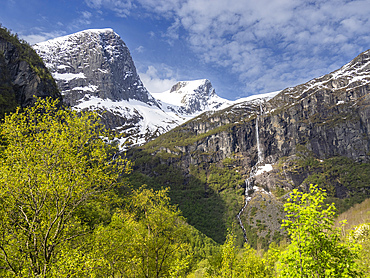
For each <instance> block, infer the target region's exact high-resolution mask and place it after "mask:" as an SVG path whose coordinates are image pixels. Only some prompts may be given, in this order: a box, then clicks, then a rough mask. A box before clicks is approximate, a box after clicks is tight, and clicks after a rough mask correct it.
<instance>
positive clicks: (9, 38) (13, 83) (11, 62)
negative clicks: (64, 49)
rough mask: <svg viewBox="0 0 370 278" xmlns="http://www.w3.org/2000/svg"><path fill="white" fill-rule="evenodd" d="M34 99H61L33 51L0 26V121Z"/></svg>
mask: <svg viewBox="0 0 370 278" xmlns="http://www.w3.org/2000/svg"><path fill="white" fill-rule="evenodd" d="M34 96H36V97H52V98H57V99H61V95H60V93H59V91H58V88H57V86H56V84H55V82H54V80H53V78H52V77H51V75H50V73H49V71H48V69H47V68H46V67H45V65H44V63H43V62H42V60H41V59H40V57H39V56H38V55H37V54H36V52H35V51H34V50H33V49H32V48H31V47H30V46H29V45H28V44H27V43H26V42H23V41H20V40H19V39H18V37H17V36H16V35H13V34H11V33H10V31H9V30H7V29H6V28H3V27H0V118H3V116H4V114H5V113H9V112H14V111H15V109H16V107H25V106H28V105H31V104H33V103H34V101H35V98H34Z"/></svg>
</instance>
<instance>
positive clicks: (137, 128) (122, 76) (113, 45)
mask: <svg viewBox="0 0 370 278" xmlns="http://www.w3.org/2000/svg"><path fill="white" fill-rule="evenodd" d="M34 49H35V50H36V51H37V53H38V54H39V55H40V56H41V57H42V58H43V60H44V61H45V63H46V65H47V67H48V68H49V69H50V71H51V72H52V75H53V76H54V78H55V79H56V81H57V84H58V87H59V88H60V90H61V92H62V94H63V96H64V101H65V103H66V104H67V105H70V106H73V107H75V108H77V109H95V110H98V111H100V112H101V113H102V119H103V123H104V124H105V125H106V126H107V127H109V128H111V129H114V130H117V131H118V132H119V133H125V134H126V135H127V136H128V138H130V139H131V141H133V142H134V143H143V142H145V141H146V140H148V139H149V138H151V137H153V136H157V135H158V134H160V133H163V132H165V131H167V130H169V129H171V128H172V127H173V126H176V125H177V124H178V123H177V122H176V119H173V118H172V117H171V116H169V115H167V114H166V113H164V112H163V111H162V110H161V108H160V107H159V104H158V103H157V101H156V100H155V99H154V98H153V97H152V96H151V95H150V93H149V92H148V91H147V90H146V88H145V87H144V86H143V84H142V82H141V80H140V77H139V76H138V74H137V72H136V68H135V65H134V62H133V60H132V58H131V55H130V52H129V49H128V47H127V46H126V44H125V43H124V42H123V41H122V39H121V38H120V37H119V36H118V35H117V34H116V33H115V32H114V31H113V30H112V29H93V30H85V31H81V32H78V33H75V34H72V35H68V36H64V37H60V38H56V39H52V40H49V41H46V42H42V43H39V44H36V45H34Z"/></svg>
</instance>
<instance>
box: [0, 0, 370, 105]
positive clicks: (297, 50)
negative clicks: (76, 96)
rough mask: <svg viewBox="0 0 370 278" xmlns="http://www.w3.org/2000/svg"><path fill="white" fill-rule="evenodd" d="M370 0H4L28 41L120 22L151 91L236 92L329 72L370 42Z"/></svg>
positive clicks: (14, 26)
mask: <svg viewBox="0 0 370 278" xmlns="http://www.w3.org/2000/svg"><path fill="white" fill-rule="evenodd" d="M369 14H370V0H353V1H350V0H318V1H314V0H116V1H115V0H81V1H78V0H53V1H51V0H0V23H1V24H2V25H3V26H4V27H6V28H8V29H11V30H12V31H13V32H14V33H17V34H18V35H19V37H20V38H22V39H24V40H26V41H27V42H29V43H30V44H34V43H37V42H41V41H45V40H48V39H51V38H55V37H58V36H62V35H67V34H72V33H75V32H78V31H82V30H85V29H94V28H99V29H101V28H112V29H113V30H114V31H115V32H116V33H117V34H118V35H120V37H121V38H122V40H123V41H124V42H125V43H126V45H127V46H128V48H129V49H130V52H131V55H132V56H133V59H134V62H135V65H136V68H137V70H138V73H139V75H140V77H141V79H142V81H143V83H144V85H145V86H146V87H147V89H148V90H149V92H152V93H158V92H163V91H166V90H168V89H170V88H171V87H172V85H174V84H175V83H176V82H177V81H187V80H196V79H209V80H210V81H211V83H212V85H213V87H214V88H215V90H216V93H217V94H218V95H219V96H221V97H223V98H226V99H229V100H235V99H238V98H241V97H246V96H249V95H254V94H260V93H268V92H273V91H278V90H282V89H284V88H287V87H292V86H295V85H298V84H301V83H304V82H306V81H309V80H311V79H313V78H315V77H319V76H321V75H324V74H327V73H330V72H331V71H334V70H336V69H338V68H340V67H341V66H343V65H344V64H345V63H347V62H349V61H351V60H352V59H353V58H355V57H356V56H357V55H358V54H360V53H361V52H363V51H365V50H368V49H370V16H369Z"/></svg>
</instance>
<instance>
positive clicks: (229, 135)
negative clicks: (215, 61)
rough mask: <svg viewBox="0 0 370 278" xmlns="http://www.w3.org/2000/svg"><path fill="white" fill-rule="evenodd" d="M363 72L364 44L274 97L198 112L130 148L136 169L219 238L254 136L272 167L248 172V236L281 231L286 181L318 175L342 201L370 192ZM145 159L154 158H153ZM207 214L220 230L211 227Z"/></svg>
mask: <svg viewBox="0 0 370 278" xmlns="http://www.w3.org/2000/svg"><path fill="white" fill-rule="evenodd" d="M369 75H370V51H366V52H364V53H362V54H360V55H359V56H358V57H356V58H355V59H354V60H353V61H351V62H350V63H348V64H347V65H345V66H343V67H342V68H341V69H339V70H337V71H334V72H332V73H330V74H327V75H325V76H322V77H319V78H316V79H314V80H311V81H309V82H307V83H305V84H302V85H299V86H296V87H293V88H288V89H285V90H283V91H281V92H280V93H279V94H277V95H276V96H275V97H274V98H272V99H270V100H266V101H261V100H260V101H258V100H256V101H254V102H245V103H240V104H235V105H232V106H230V107H229V108H226V109H224V110H221V111H216V112H207V113H204V114H202V115H200V116H198V117H196V118H194V119H193V120H191V121H188V122H187V123H185V124H183V125H182V126H180V127H177V128H175V129H173V130H172V131H170V132H168V133H166V134H164V135H161V136H160V137H159V138H157V139H156V140H154V141H152V142H150V143H148V144H146V145H144V146H143V148H142V149H137V150H135V152H134V153H133V155H134V157H137V158H138V159H139V160H138V163H137V170H138V171H140V172H141V175H143V177H145V178H146V179H149V180H151V179H155V180H156V182H157V183H160V182H163V181H165V182H166V184H167V185H168V186H171V188H172V191H173V196H172V197H173V199H174V200H175V201H176V202H177V203H178V204H179V206H180V209H182V210H183V211H184V214H185V215H186V216H187V217H188V220H189V222H190V223H191V224H193V225H194V226H196V227H198V228H199V229H200V230H201V231H203V232H204V233H206V234H208V235H210V236H211V237H213V238H215V239H216V240H220V237H218V236H219V234H220V233H222V228H220V227H226V226H227V225H228V224H230V222H234V223H236V218H235V215H236V214H237V213H238V211H239V210H240V209H241V207H242V206H243V203H244V201H243V200H242V199H243V198H242V196H243V195H244V194H245V191H244V189H243V188H242V187H245V183H244V182H243V180H244V179H246V178H247V177H249V173H250V171H251V169H252V167H253V166H255V165H256V164H257V161H259V159H258V157H259V154H258V144H257V142H259V147H260V152H261V156H262V157H263V163H261V164H260V165H259V166H264V164H266V163H267V164H268V165H265V167H261V168H262V169H265V170H268V171H263V170H262V169H261V170H260V171H258V174H257V175H256V176H255V177H254V178H253V181H252V183H253V185H254V187H253V185H252V187H251V190H250V192H248V193H249V194H252V193H253V191H255V193H254V194H252V195H251V196H252V198H251V199H250V204H249V205H248V206H247V209H246V210H245V211H244V212H243V213H242V214H241V221H242V222H243V223H244V226H246V230H247V234H248V238H249V239H250V238H251V239H253V244H257V241H258V242H259V243H263V244H267V243H268V242H269V241H271V240H272V239H278V238H280V237H281V235H280V232H277V227H279V220H281V217H282V215H281V214H280V213H277V212H279V211H280V209H281V202H282V199H281V198H284V194H285V193H287V192H289V190H290V189H292V188H295V187H302V188H305V187H306V186H307V184H309V183H310V182H314V183H319V185H320V186H321V187H324V188H326V189H327V190H328V192H329V196H331V198H334V199H333V200H335V201H336V202H337V203H338V205H339V206H340V207H341V209H345V208H346V207H348V206H349V205H350V204H352V203H354V202H358V201H361V199H362V198H363V197H364V196H368V195H369V194H370V183H369V182H368V180H369V178H370V177H369V174H368V173H369V172H370V171H369V170H370V163H369V158H370V157H369V155H370V153H369V147H370V138H369V128H370V126H369V115H370V114H369V113H370V94H369V93H370V79H369ZM148 157H158V161H157V164H155V163H154V162H148V160H147V158H148ZM165 165H171V167H173V168H176V169H177V171H179V173H181V175H182V178H181V179H180V178H179V175H180V174H178V176H177V179H172V178H170V177H168V175H167V174H165V173H164V172H163V171H162V172H160V171H161V170H160V169H162V168H161V167H163V168H165ZM153 169H155V170H153ZM166 169H167V168H166ZM164 171H165V170H164ZM173 171H175V170H173ZM154 172H155V173H154ZM153 184H154V185H155V182H153ZM258 188H264V190H256V189H258ZM188 190H190V191H188ZM186 192H188V193H186ZM190 192H197V193H196V194H195V193H194V196H192V193H190ZM271 192H273V193H274V194H271ZM185 195H186V197H185ZM189 195H190V196H192V197H190V196H189ZM280 196H281V198H280ZM212 200H213V201H212ZM215 200H217V201H215ZM190 203H191V204H192V206H193V208H192V209H193V210H195V211H196V210H198V213H197V214H194V213H193V212H192V209H189V207H188V206H189V204H190ZM236 203H238V204H237V205H236ZM205 204H209V207H208V210H206V209H204V206H205ZM253 204H254V205H253ZM271 204H273V206H272V207H271V206H270V205H271ZM213 206H215V207H213ZM238 206H239V207H238ZM202 208H203V209H202ZM253 208H255V209H253ZM216 211H218V213H216ZM272 211H274V213H271V212H272ZM275 212H276V213H275ZM201 213H204V214H202V216H200V215H199V214H201ZM233 213H235V214H234V218H233V219H232V220H231V215H232V214H233ZM215 218H216V219H215ZM211 221H213V222H214V223H213V224H214V227H217V230H215V229H213V230H209V229H210V228H209V227H208V225H207V223H209V222H211ZM230 225H231V224H230ZM224 234H225V230H223V235H224Z"/></svg>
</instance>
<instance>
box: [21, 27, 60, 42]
mask: <svg viewBox="0 0 370 278" xmlns="http://www.w3.org/2000/svg"><path fill="white" fill-rule="evenodd" d="M65 34H66V32H65V31H54V32H42V31H41V30H40V31H39V33H37V34H29V35H24V34H22V33H20V34H19V36H20V38H22V39H24V40H25V41H26V42H28V43H29V44H31V45H33V44H35V43H39V42H43V41H47V40H49V39H53V38H56V37H60V36H63V35H65Z"/></svg>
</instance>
